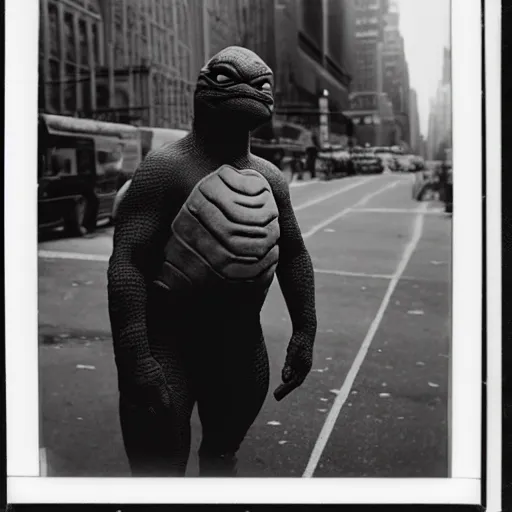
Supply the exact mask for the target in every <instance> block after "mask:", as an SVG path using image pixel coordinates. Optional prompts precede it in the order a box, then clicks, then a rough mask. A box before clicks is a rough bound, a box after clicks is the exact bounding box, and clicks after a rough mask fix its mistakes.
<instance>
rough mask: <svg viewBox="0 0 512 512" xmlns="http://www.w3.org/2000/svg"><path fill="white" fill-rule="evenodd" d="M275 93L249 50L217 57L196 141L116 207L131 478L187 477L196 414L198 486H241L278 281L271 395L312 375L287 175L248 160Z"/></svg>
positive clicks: (123, 409)
mask: <svg viewBox="0 0 512 512" xmlns="http://www.w3.org/2000/svg"><path fill="white" fill-rule="evenodd" d="M272 87H273V76H272V72H271V70H270V68H268V66H267V65H266V64H265V63H264V62H263V61H262V60H261V59H260V58H259V57H258V56H257V55H256V54H254V53H253V52H251V51H249V50H247V49H244V48H240V47H229V48H226V49H225V50H223V51H221V52H220V53H219V54H217V55H216V56H214V57H213V58H212V59H211V60H210V61H209V62H208V63H207V64H206V65H205V66H204V67H203V68H202V69H201V71H200V74H199V78H198V81H197V86H196V90H195V93H194V121H193V128H192V131H191V133H190V134H189V135H187V136H186V137H185V138H184V139H181V140H179V141H177V142H174V143H171V144H169V145H167V146H164V147H163V148H160V149H157V150H153V151H152V152H150V153H149V154H148V156H147V157H146V159H145V160H144V162H143V163H142V164H141V165H140V167H139V169H138V170H137V172H136V173H135V175H134V178H133V181H132V183H131V185H130V187H129V188H128V190H127V192H126V194H125V196H124V198H123V199H122V200H121V202H120V203H119V205H118V211H117V217H116V226H115V233H114V248H113V253H112V256H111V258H110V262H109V268H108V299H109V314H110V321H111V327H112V336H113V342H114V353H115V360H116V365H117V370H118V384H119V391H120V420H121V428H122V434H123V440H124V446H125V449H126V453H127V456H128V460H129V463H130V467H131V470H132V474H133V475H136V476H184V474H185V469H186V465H187V461H188V457H189V451H190V442H191V440H190V417H191V414H192V409H193V407H194V405H195V404H196V403H197V406H198V412H199V417H200V420H201V424H202V441H201V446H200V449H199V472H200V475H201V476H235V475H236V460H237V459H236V454H237V451H238V449H239V447H240V444H241V443H242V441H243V439H244V437H245V435H246V433H247V431H248V429H249V428H250V426H251V425H252V423H253V422H254V420H255V418H256V417H257V415H258V413H259V411H260V409H261V407H262V405H263V402H264V400H265V397H266V395H267V391H268V386H269V361H268V356H267V352H266V347H265V341H264V337H263V333H262V328H261V323H260V312H261V308H262V306H263V303H264V301H265V299H266V296H267V292H268V290H269V287H270V284H271V282H272V280H273V278H274V274H275V275H277V278H278V280H279V284H280V287H281V289H282V292H283V295H284V298H285V300H286V304H287V306H288V310H289V312H290V316H291V321H292V327H293V332H292V335H291V339H290V341H289V344H288V347H287V352H286V357H285V362H284V366H283V370H282V373H281V377H282V381H283V382H282V384H281V385H280V386H279V388H278V389H277V390H276V391H275V393H274V394H275V396H276V398H277V399H282V398H283V397H284V396H286V395H287V394H288V393H290V392H291V391H292V390H293V389H295V388H297V387H298V386H300V385H301V384H302V383H303V382H304V379H305V378H306V376H307V375H308V373H309V371H310V369H311V365H312V357H313V344H314V339H315V335H316V312H315V294H314V276H313V267H312V264H311V258H310V256H309V253H308V251H307V249H306V247H305V245H304V241H303V238H302V235H301V232H300V229H299V226H298V223H297V220H296V218H295V215H294V212H293V209H292V205H291V200H290V195H289V189H288V185H287V183H286V180H285V178H284V177H283V175H282V173H281V172H280V171H279V170H278V169H277V168H276V167H275V166H274V165H272V164H271V163H270V162H268V161H266V160H264V159H262V158H258V157H256V156H254V155H252V154H251V153H250V151H249V140H250V132H251V131H252V130H254V128H256V127H257V126H258V125H260V124H262V123H264V122H268V121H269V120H270V119H271V117H272V111H273V92H272Z"/></svg>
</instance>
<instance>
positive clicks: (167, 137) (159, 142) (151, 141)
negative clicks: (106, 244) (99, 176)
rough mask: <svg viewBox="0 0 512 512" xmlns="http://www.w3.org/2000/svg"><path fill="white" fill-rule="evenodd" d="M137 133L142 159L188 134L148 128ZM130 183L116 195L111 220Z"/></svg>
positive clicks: (166, 129)
mask: <svg viewBox="0 0 512 512" xmlns="http://www.w3.org/2000/svg"><path fill="white" fill-rule="evenodd" d="M139 131H140V134H141V145H142V158H145V157H146V155H147V154H148V153H149V152H150V151H152V150H153V149H158V148H160V147H162V146H165V145H166V144H169V143H171V142H176V141H177V140H180V139H182V138H183V137H185V135H188V132H187V131H186V130H178V129H171V128H151V127H148V126H143V127H141V128H139ZM130 183H131V180H128V181H127V182H126V183H125V184H124V185H123V187H122V188H121V189H120V190H119V193H118V194H117V197H116V199H115V203H114V207H113V210H112V219H113V220H114V219H115V217H116V214H117V209H118V208H119V204H120V203H121V200H122V199H123V197H124V196H125V194H126V192H128V188H129V187H130Z"/></svg>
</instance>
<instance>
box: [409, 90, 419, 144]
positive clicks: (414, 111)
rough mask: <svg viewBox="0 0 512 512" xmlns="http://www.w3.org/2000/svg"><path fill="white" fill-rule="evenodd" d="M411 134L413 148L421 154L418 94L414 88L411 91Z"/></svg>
mask: <svg viewBox="0 0 512 512" xmlns="http://www.w3.org/2000/svg"><path fill="white" fill-rule="evenodd" d="M409 134H410V147H411V150H412V151H413V152H414V153H416V154H419V153H420V150H421V133H420V118H419V111H418V95H417V94H416V91H415V90H414V89H411V90H410V91H409Z"/></svg>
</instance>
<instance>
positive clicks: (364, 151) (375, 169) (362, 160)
mask: <svg viewBox="0 0 512 512" xmlns="http://www.w3.org/2000/svg"><path fill="white" fill-rule="evenodd" d="M350 158H351V160H352V163H353V165H354V169H355V173H356V174H381V173H383V172H384V165H383V163H382V160H381V159H380V158H379V157H378V156H377V155H376V154H375V152H374V151H373V149H372V148H358V147H356V148H353V149H352V152H351V157H350Z"/></svg>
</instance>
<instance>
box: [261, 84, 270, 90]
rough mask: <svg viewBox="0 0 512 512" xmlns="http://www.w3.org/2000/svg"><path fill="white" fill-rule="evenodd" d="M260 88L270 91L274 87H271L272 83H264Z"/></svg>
mask: <svg viewBox="0 0 512 512" xmlns="http://www.w3.org/2000/svg"><path fill="white" fill-rule="evenodd" d="M260 88H261V89H262V90H264V91H270V90H271V89H272V86H271V85H270V82H263V83H262V84H261V85H260Z"/></svg>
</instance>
